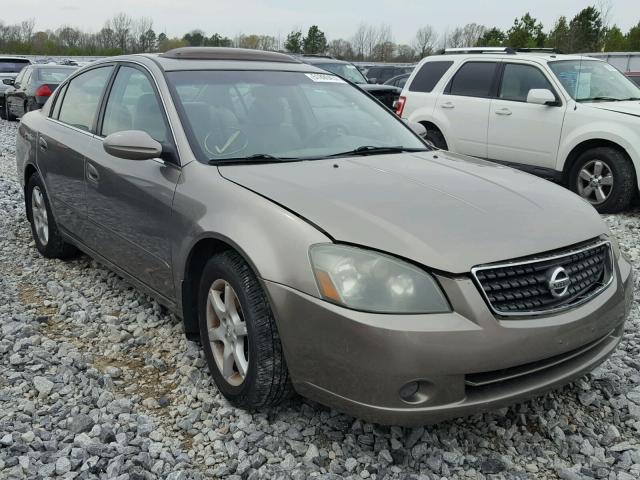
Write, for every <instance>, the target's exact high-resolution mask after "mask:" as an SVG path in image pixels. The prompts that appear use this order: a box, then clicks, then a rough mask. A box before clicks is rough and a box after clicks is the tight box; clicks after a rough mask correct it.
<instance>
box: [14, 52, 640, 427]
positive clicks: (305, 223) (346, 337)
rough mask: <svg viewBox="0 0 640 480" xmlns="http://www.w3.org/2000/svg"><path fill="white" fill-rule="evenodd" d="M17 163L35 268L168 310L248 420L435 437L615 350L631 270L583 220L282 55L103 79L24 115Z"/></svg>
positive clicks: (524, 179)
mask: <svg viewBox="0 0 640 480" xmlns="http://www.w3.org/2000/svg"><path fill="white" fill-rule="evenodd" d="M461 128H463V126H461ZM416 130H418V129H416ZM16 157H17V169H18V175H19V178H20V181H21V183H22V185H23V186H24V192H25V202H26V215H27V218H28V219H29V221H30V222H31V226H32V231H33V237H34V240H35V244H36V247H37V248H38V250H39V251H40V252H41V253H42V254H43V255H44V256H46V257H55V258H64V257H69V256H71V255H74V254H75V253H76V252H77V249H80V250H82V251H84V252H86V253H88V254H89V255H91V256H93V257H94V258H96V259H98V260H99V261H101V262H103V263H105V264H106V265H108V266H109V267H111V268H112V269H113V270H115V271H116V272H118V273H120V274H121V275H122V276H124V277H126V278H127V279H129V280H130V281H131V282H133V283H134V284H136V285H137V286H138V287H139V288H140V289H142V290H144V291H145V292H148V293H150V294H151V295H153V296H154V297H155V298H156V299H157V300H158V301H159V302H160V303H162V304H163V305H166V306H167V307H168V308H169V309H171V310H172V311H173V312H175V313H176V314H177V315H178V316H180V317H181V318H182V319H183V321H184V330H185V333H186V334H187V336H188V337H189V338H193V339H199V340H200V341H201V343H202V347H203V349H204V353H205V356H206V359H207V362H208V366H209V369H210V371H211V373H212V375H213V378H214V380H215V383H216V385H217V386H218V388H219V390H220V392H221V393H222V394H223V395H225V396H226V397H227V398H228V399H229V400H230V401H231V402H233V403H234V404H235V405H238V406H241V407H247V408H259V407H265V406H268V405H273V404H276V403H278V402H280V401H281V400H282V399H283V398H285V397H286V396H287V395H288V394H289V393H290V392H291V390H292V389H293V390H295V391H297V392H299V393H300V394H303V395H305V396H308V397H310V398H313V399H315V400H317V401H319V402H321V403H323V404H326V405H329V406H331V407H334V408H336V409H339V410H342V411H345V412H349V413H351V414H353V415H356V416H359V417H362V418H364V419H367V420H371V421H375V422H380V423H390V424H401V425H413V424H424V423H430V422H435V421H438V420H441V419H444V418H448V417H452V416H460V415H466V414H469V413H473V412H477V411H479V410H486V409H491V408H496V407H498V406H502V405H505V404H510V403H513V402H515V401H518V400H520V399H525V398H529V397H532V396H535V395H539V394H540V393H541V392H543V391H546V390H548V389H552V388H556V387H558V386H560V385H563V384H566V383H567V382H569V381H571V380H572V379H575V378H576V377H578V376H580V375H582V374H583V373H585V372H587V371H589V370H590V369H592V368H594V367H595V366H596V365H598V364H599V363H600V362H602V361H604V360H605V359H606V358H607V356H608V355H610V354H611V353H612V352H613V351H614V349H615V348H616V345H617V344H618V342H619V341H620V339H621V337H622V333H623V324H624V321H625V317H626V315H627V313H628V309H629V306H630V302H631V296H632V274H631V267H630V265H629V263H628V262H627V260H626V259H625V258H624V256H622V255H621V254H620V251H619V249H618V247H617V244H616V242H615V240H614V239H613V238H612V237H611V236H610V234H609V231H608V229H607V227H606V226H605V224H604V223H603V221H602V220H601V219H600V217H599V216H598V214H597V213H596V212H595V210H594V209H593V208H592V207H591V206H590V205H589V204H587V203H586V202H584V201H583V200H582V199H580V198H579V197H578V196H576V195H574V194H573V193H571V192H569V191H567V190H565V189H563V188H561V187H559V186H556V185H553V184H551V183H548V182H546V181H544V180H541V179H538V178H536V177H533V176H530V175H528V174H525V173H522V172H519V171H516V170H512V169H510V168H507V167H504V166H498V165H495V164H491V163H488V162H485V161H481V160H476V159H470V158H467V157H464V156H461V155H455V154H451V153H448V152H445V151H438V150H432V149H431V148H430V147H429V146H427V145H426V144H425V142H424V141H423V140H422V139H421V138H420V136H419V135H417V134H416V133H414V131H412V129H411V128H409V126H408V125H406V124H404V123H403V122H402V121H401V120H400V119H398V118H397V117H396V116H394V115H393V114H392V113H391V112H389V111H388V110H387V109H386V108H384V107H383V106H382V105H381V104H380V103H378V102H376V101H375V100H373V99H371V98H370V97H369V96H367V95H366V94H365V93H363V92H362V91H360V90H359V89H357V88H355V87H353V86H351V85H349V84H348V83H347V82H345V81H344V80H342V79H341V78H340V77H338V76H336V75H333V74H330V73H328V72H326V71H322V70H320V69H318V68H315V67H313V66H310V65H306V64H304V63H300V62H299V61H297V60H295V59H292V58H291V57H289V56H286V55H280V54H277V53H269V52H259V51H247V50H241V49H219V48H185V49H177V50H172V51H169V52H167V53H164V54H160V55H130V56H122V57H115V58H109V59H104V60H99V61H96V62H94V63H92V64H91V65H90V66H87V67H85V68H83V69H81V70H79V71H77V72H75V73H74V74H73V75H72V76H71V77H70V78H68V79H67V80H65V81H64V82H63V83H62V84H61V85H60V87H59V88H58V89H57V90H56V92H55V93H54V95H53V96H52V97H51V99H50V100H49V101H48V102H47V103H46V104H45V106H44V107H43V109H42V110H40V111H36V112H31V113H28V114H26V115H25V116H24V118H23V120H22V123H21V125H20V127H19V130H18V142H17V155H16Z"/></svg>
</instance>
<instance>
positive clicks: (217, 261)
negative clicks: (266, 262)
mask: <svg viewBox="0 0 640 480" xmlns="http://www.w3.org/2000/svg"><path fill="white" fill-rule="evenodd" d="M198 319H199V325H200V339H201V343H202V347H203V349H204V353H205V357H206V359H207V364H208V366H209V370H210V372H211V375H212V376H213V379H214V381H215V383H216V385H217V387H218V390H219V391H220V393H222V395H224V396H225V397H226V398H227V399H228V400H229V401H230V402H231V403H233V404H234V405H235V406H237V407H241V408H259V407H266V406H270V405H277V404H278V403H280V402H282V400H284V399H285V398H286V397H288V396H289V395H290V394H291V391H292V389H291V384H290V382H289V371H288V369H287V364H286V362H285V358H284V352H283V349H282V343H281V342H280V336H279V334H278V328H277V326H276V322H275V318H274V316H273V313H272V311H271V308H270V306H269V301H268V299H267V296H266V294H265V292H264V290H263V289H262V286H261V285H260V282H258V279H257V277H256V275H255V274H254V273H253V271H252V270H251V268H250V267H249V265H248V264H247V263H246V262H245V261H244V259H243V258H242V257H241V256H240V255H239V254H238V253H236V252H234V251H232V250H228V251H224V252H221V253H218V254H216V255H214V256H213V257H211V259H210V260H209V261H208V262H207V264H206V265H205V267H204V270H203V272H202V278H201V280H200V288H199V292H198ZM227 352H232V353H227ZM230 357H231V360H229V362H231V363H230V364H225V358H230ZM243 371H244V374H243Z"/></svg>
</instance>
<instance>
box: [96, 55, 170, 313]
mask: <svg viewBox="0 0 640 480" xmlns="http://www.w3.org/2000/svg"><path fill="white" fill-rule="evenodd" d="M124 130H142V131H144V132H147V133H148V134H149V135H150V136H151V137H153V138H154V139H155V140H157V141H159V142H160V143H161V144H162V145H163V150H165V149H167V150H170V149H172V148H174V146H173V139H172V135H171V131H170V129H169V127H168V122H167V121H166V116H165V112H164V108H163V106H162V102H161V101H160V98H159V96H158V93H157V91H156V89H155V87H154V85H153V82H152V79H151V78H150V77H149V75H148V73H147V72H145V71H143V70H142V69H140V68H138V67H137V66H133V65H131V66H130V65H121V66H120V67H119V68H118V71H117V73H116V77H115V79H114V81H113V84H112V86H111V89H110V92H109V93H108V98H107V102H106V104H105V107H104V113H103V118H102V121H101V122H99V126H98V130H97V132H98V135H97V136H96V137H95V138H94V142H93V149H92V151H91V153H90V154H89V155H88V158H87V163H86V171H85V182H86V191H87V214H88V222H87V223H88V228H89V229H90V235H89V236H88V243H90V246H91V247H92V248H93V249H95V250H96V251H97V252H98V253H100V254H102V255H103V256H104V257H106V258H107V260H109V261H111V262H112V263H114V264H116V265H117V266H118V267H120V268H122V269H123V270H125V271H126V272H128V273H129V274H131V275H132V276H134V277H136V278H137V279H138V280H140V281H142V282H143V283H145V284H146V285H147V286H148V287H150V288H152V289H153V290H155V291H156V292H158V293H159V294H161V295H162V296H164V297H165V298H168V299H170V300H171V299H173V298H174V293H175V292H174V287H173V281H172V275H171V248H170V244H171V238H172V235H174V232H173V231H171V225H172V222H171V207H172V202H173V195H174V192H175V189H176V185H177V183H178V179H179V177H180V171H181V170H180V166H179V164H178V162H177V160H176V161H172V160H169V159H168V160H163V159H160V158H157V159H152V160H142V161H136V160H125V159H122V158H117V157H114V156H111V155H109V154H108V153H107V152H105V151H104V149H103V147H102V144H103V140H104V137H106V136H107V135H109V134H112V133H115V132H119V131H124Z"/></svg>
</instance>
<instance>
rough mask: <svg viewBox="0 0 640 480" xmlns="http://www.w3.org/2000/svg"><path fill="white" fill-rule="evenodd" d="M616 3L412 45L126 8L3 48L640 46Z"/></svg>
mask: <svg viewBox="0 0 640 480" xmlns="http://www.w3.org/2000/svg"><path fill="white" fill-rule="evenodd" d="M610 16H611V4H610V3H606V2H605V3H601V4H600V5H598V6H589V7H586V8H584V9H582V10H581V11H580V12H578V13H577V14H576V15H575V16H574V17H573V18H571V19H569V18H567V17H564V16H561V17H560V18H558V19H557V20H556V22H555V23H554V24H553V26H552V27H551V28H549V29H545V27H544V26H543V24H542V23H541V22H540V21H539V20H538V19H536V18H535V17H533V16H532V15H531V14H530V13H528V12H527V13H525V14H524V15H522V16H521V17H519V18H516V19H515V20H514V22H513V25H512V26H511V27H510V28H508V29H506V30H503V29H500V28H499V27H495V26H493V27H490V26H486V25H480V24H477V23H469V24H467V25H464V26H459V27H456V28H453V29H451V30H445V31H443V32H440V33H439V32H437V31H436V30H435V29H434V28H433V27H432V26H430V25H425V26H423V27H421V28H419V29H418V30H417V31H416V33H415V35H414V37H413V39H412V41H411V42H409V43H395V42H394V41H393V33H392V30H391V27H390V26H389V25H386V24H382V25H369V24H367V23H361V24H360V25H359V26H358V27H357V29H356V30H355V32H354V34H353V36H352V37H351V38H348V39H346V38H336V39H332V40H329V39H327V37H326V35H325V33H324V32H323V31H322V30H320V28H319V27H318V26H317V25H311V26H310V27H309V28H308V29H307V30H306V31H303V29H301V28H294V29H293V30H292V31H291V32H289V33H288V34H287V35H286V36H285V37H284V38H281V37H279V36H278V37H276V36H273V35H262V34H238V35H236V36H235V37H234V38H229V37H227V36H224V35H221V34H219V33H213V34H211V35H208V34H207V33H205V32H204V31H203V30H199V29H195V30H191V31H190V32H188V33H186V34H184V35H183V36H182V37H169V36H167V35H166V34H165V33H163V32H161V33H156V31H155V30H154V29H153V20H152V19H151V18H149V17H142V18H137V19H134V18H132V17H130V16H128V15H126V14H124V13H119V14H117V15H114V16H113V17H112V18H110V19H108V20H107V21H106V22H105V24H104V26H103V27H102V28H101V29H100V30H99V31H98V32H85V31H83V30H81V29H79V28H75V27H72V26H69V25H64V26H62V27H60V28H58V29H57V30H46V31H42V30H36V29H35V20H34V19H29V20H25V21H23V22H20V23H18V24H5V23H4V22H2V21H1V20H0V52H2V53H14V54H30V55H44V56H46V55H52V56H53V55H56V56H58V55H61V56H67V55H68V56H72V55H96V56H102V55H119V54H124V53H139V52H163V51H166V50H169V49H171V48H176V47H182V46H221V47H239V48H251V49H261V50H273V51H285V52H290V53H306V54H330V55H333V56H334V57H336V58H342V59H346V60H354V61H377V62H414V61H416V60H419V59H421V58H423V57H425V56H427V55H430V54H432V53H434V52H435V51H436V50H439V49H441V48H448V47H470V46H492V47H495V46H509V47H513V48H522V47H530V48H533V47H551V48H556V49H558V50H560V51H562V52H565V53H584V52H599V51H640V21H639V22H638V24H636V25H635V26H633V27H632V28H630V29H629V30H628V31H626V32H623V31H622V30H621V29H620V28H619V27H618V26H617V25H615V24H614V25H610V21H609V18H610Z"/></svg>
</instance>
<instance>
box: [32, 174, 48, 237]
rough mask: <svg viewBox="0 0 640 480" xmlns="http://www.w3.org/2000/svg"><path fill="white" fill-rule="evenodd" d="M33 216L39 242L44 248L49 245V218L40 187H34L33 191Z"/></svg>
mask: <svg viewBox="0 0 640 480" xmlns="http://www.w3.org/2000/svg"><path fill="white" fill-rule="evenodd" d="M31 214H32V217H33V224H34V226H35V230H36V235H37V236H38V240H39V241H40V243H41V244H42V245H43V246H46V245H47V243H49V217H48V215H47V206H46V205H45V203H44V195H43V194H42V190H40V187H37V186H36V187H33V190H32V191H31Z"/></svg>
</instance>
